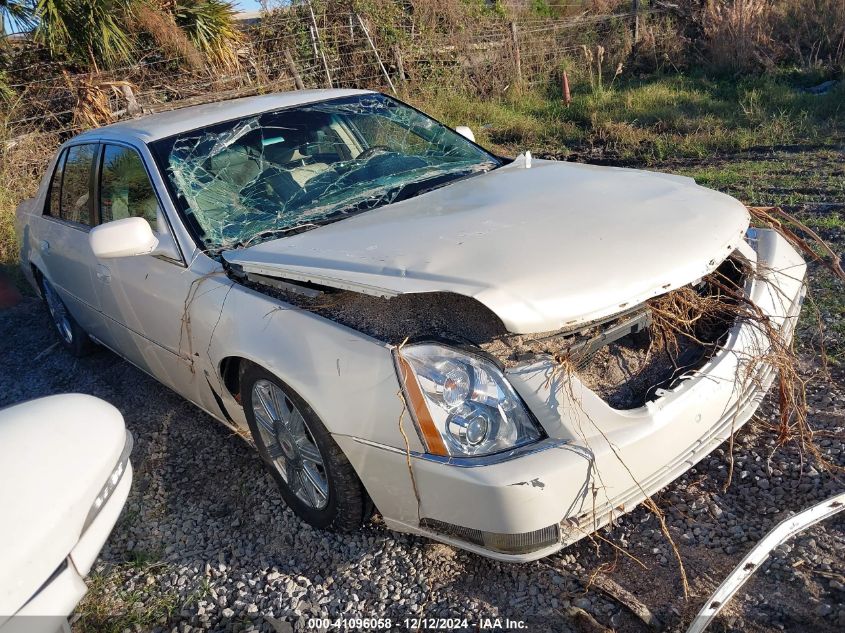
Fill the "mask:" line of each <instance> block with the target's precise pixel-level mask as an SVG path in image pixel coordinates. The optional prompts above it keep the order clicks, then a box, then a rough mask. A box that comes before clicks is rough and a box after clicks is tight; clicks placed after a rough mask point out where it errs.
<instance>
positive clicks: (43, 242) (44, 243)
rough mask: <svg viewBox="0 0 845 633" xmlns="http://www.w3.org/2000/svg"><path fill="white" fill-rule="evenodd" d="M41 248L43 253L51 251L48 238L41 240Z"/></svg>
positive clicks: (39, 244)
mask: <svg viewBox="0 0 845 633" xmlns="http://www.w3.org/2000/svg"><path fill="white" fill-rule="evenodd" d="M38 246H39V248H40V249H41V252H42V253H49V252H50V242H48V241H47V240H41V241H40V242H39V243H38Z"/></svg>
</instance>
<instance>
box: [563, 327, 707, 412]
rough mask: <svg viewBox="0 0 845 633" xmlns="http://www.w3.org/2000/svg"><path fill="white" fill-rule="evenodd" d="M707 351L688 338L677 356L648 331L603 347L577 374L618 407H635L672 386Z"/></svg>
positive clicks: (588, 385) (683, 342) (589, 386)
mask: <svg viewBox="0 0 845 633" xmlns="http://www.w3.org/2000/svg"><path fill="white" fill-rule="evenodd" d="M705 354H706V349H705V347H703V346H701V345H698V344H697V343H695V342H693V341H692V340H691V339H689V338H684V339H683V340H682V341H681V345H680V347H679V350H678V353H677V355H675V354H673V353H672V351H670V350H669V349H668V348H667V346H666V345H664V344H662V343H661V342H653V341H652V338H651V336H650V335H649V334H648V333H647V332H644V333H643V335H642V336H637V335H629V336H626V337H624V338H622V339H620V340H619V341H617V342H614V343H611V344H610V345H607V346H605V347H603V348H601V349H600V350H599V351H598V352H596V353H595V355H594V356H593V357H592V358H590V359H589V362H588V363H586V364H585V366H583V367H582V368H580V369H577V370H576V372H575V373H576V374H577V375H578V378H579V379H580V380H581V382H583V383H584V384H585V385H586V386H587V387H588V388H589V389H591V390H592V391H594V392H595V393H596V394H598V395H599V396H600V397H601V398H602V399H603V400H604V401H605V402H607V403H608V404H609V405H610V406H611V407H613V408H614V409H633V408H635V407H641V406H643V405H644V404H645V403H646V402H648V401H649V400H653V399H654V397H655V396H656V393H655V392H656V391H657V389H659V388H660V387H666V386H669V385H671V384H672V383H673V382H675V380H676V379H677V378H678V377H679V376H680V375H681V374H682V373H683V372H684V371H685V370H687V371H688V370H690V369H692V368H693V367H694V366H696V365H697V364H699V362H700V361H701V360H702V359H703V358H704V357H705Z"/></svg>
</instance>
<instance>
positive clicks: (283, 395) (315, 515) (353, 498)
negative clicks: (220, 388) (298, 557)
mask: <svg viewBox="0 0 845 633" xmlns="http://www.w3.org/2000/svg"><path fill="white" fill-rule="evenodd" d="M241 394H242V398H243V405H244V412H245V413H246V419H247V422H248V423H249V429H250V432H251V433H252V438H253V440H254V441H255V446H256V448H257V449H258V453H259V455H261V459H262V461H263V462H264V465H265V466H266V467H267V469H268V470H269V471H270V474H271V475H272V476H273V479H275V480H276V484H277V485H278V486H279V490H280V492H281V493H282V497H283V498H284V500H285V502H286V503H287V504H288V506H290V508H291V509H292V510H293V511H294V512H295V513H296V514H297V515H298V516H299V517H300V518H302V519H303V520H304V521H306V522H307V523H309V524H311V525H312V526H314V527H316V528H320V529H332V530H336V531H339V532H350V531H353V530H356V529H358V528H359V527H360V526H361V524H362V523H364V521H366V520H367V519H369V518H370V516H371V515H372V511H373V507H372V502H371V501H370V499H369V497H368V496H367V493H366V491H365V490H364V486H363V484H361V481H360V479H358V475H357V474H356V473H355V471H354V469H353V468H352V465H351V464H350V463H349V460H348V459H346V455H344V454H343V451H342V450H341V449H340V447H339V446H338V445H337V443H336V442H335V441H334V440H333V439H332V437H331V435H330V434H329V432H328V430H326V427H325V426H324V425H323V423H322V422H321V421H320V419H319V418H318V417H317V414H316V413H314V411H313V410H312V409H311V407H309V406H308V404H307V403H306V402H305V401H304V400H303V399H302V398H301V397H300V396H299V394H297V393H296V392H295V391H294V390H293V389H291V388H290V387H289V386H288V385H286V384H285V383H284V382H282V381H281V380H279V379H278V378H277V377H276V376H274V375H273V374H271V373H270V372H268V371H267V370H265V369H263V368H261V367H259V366H257V365H252V364H250V365H249V366H248V367H247V368H246V369H245V370H244V372H243V375H242V377H241Z"/></svg>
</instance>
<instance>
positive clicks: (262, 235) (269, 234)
mask: <svg viewBox="0 0 845 633" xmlns="http://www.w3.org/2000/svg"><path fill="white" fill-rule="evenodd" d="M318 226H320V224H317V223H315V222H308V223H307V224H297V225H296V226H289V227H285V228H278V229H266V230H264V231H259V232H258V233H256V234H255V235H252V236H250V238H249V239H248V240H244V241H242V242H237V243H236V244H234V245H233V246H232V249H238V248H247V247H248V246H254V245H256V244H260V243H261V242H266V241H267V240H268V239H270V238H276V237H284V236H287V235H290V234H294V235H296V234H297V233H303V232H305V231H308V230H309V229H316V228H317V227H318Z"/></svg>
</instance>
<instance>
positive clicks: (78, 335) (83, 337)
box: [38, 275, 94, 358]
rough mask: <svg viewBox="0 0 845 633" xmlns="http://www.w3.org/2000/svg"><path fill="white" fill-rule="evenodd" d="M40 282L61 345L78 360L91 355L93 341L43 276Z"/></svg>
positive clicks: (40, 276)
mask: <svg viewBox="0 0 845 633" xmlns="http://www.w3.org/2000/svg"><path fill="white" fill-rule="evenodd" d="M38 282H39V284H40V285H41V297H42V298H43V299H44V304H45V305H46V306H47V313H48V314H49V315H50V322H51V323H52V324H53V331H54V332H55V333H56V336H57V337H58V339H59V343H61V345H62V347H64V348H65V349H66V350H67V351H68V352H70V353H71V354H73V355H74V356H76V357H77V358H81V357H83V356H87V355H88V354H90V353H91V351H92V350H93V349H94V343H93V341H92V340H91V338H90V337H89V336H88V334H87V333H86V332H85V330H83V329H82V326H81V325H79V323H77V322H76V319H74V318H73V315H72V314H71V313H70V310H68V309H67V306H66V305H65V302H64V301H62V298H61V297H60V296H59V294H58V293H57V292H56V289H55V288H53V285H52V284H51V283H50V282H49V281H47V279H46V278H45V277H44V276H43V275H39V276H38Z"/></svg>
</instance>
